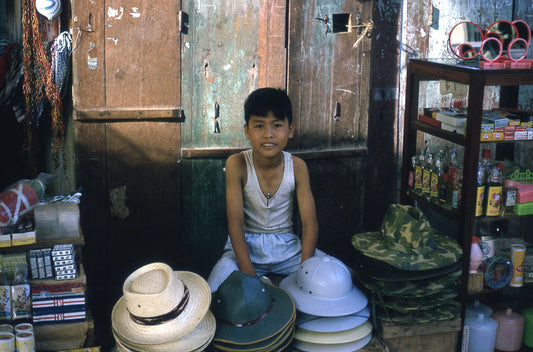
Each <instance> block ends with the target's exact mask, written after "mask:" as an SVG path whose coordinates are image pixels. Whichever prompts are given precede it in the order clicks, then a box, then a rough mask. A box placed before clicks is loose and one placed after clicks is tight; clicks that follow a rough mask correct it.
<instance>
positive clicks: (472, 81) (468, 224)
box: [400, 59, 533, 317]
mask: <svg viewBox="0 0 533 352" xmlns="http://www.w3.org/2000/svg"><path fill="white" fill-rule="evenodd" d="M439 80H446V81H452V82H458V83H463V84H465V85H467V86H468V96H467V101H466V103H467V113H466V117H467V125H466V130H465V134H464V135H462V134H459V133H454V132H449V131H445V130H442V129H440V128H437V127H435V126H432V125H430V124H427V123H425V122H423V121H420V120H418V115H419V99H420V97H419V93H420V90H421V82H423V81H439ZM406 83H407V84H406V101H405V118H404V140H403V160H402V171H401V172H402V173H401V175H402V181H401V189H400V202H401V203H404V204H421V205H424V206H426V207H427V208H429V209H431V211H436V212H438V213H440V214H442V215H444V216H445V217H446V218H449V219H451V220H454V222H455V223H456V224H457V227H456V228H455V227H454V230H456V231H457V233H455V235H456V236H457V238H458V240H459V242H460V244H461V246H462V249H463V258H462V267H463V274H462V277H461V282H462V285H461V293H460V295H459V301H460V302H461V303H462V305H463V309H462V316H463V317H464V312H465V306H466V302H467V299H468V298H469V295H470V293H469V292H468V271H469V270H468V269H469V262H470V248H471V243H472V237H471V236H472V235H473V234H474V228H475V224H476V222H492V221H509V220H513V221H514V220H518V221H520V220H524V219H531V218H532V217H531V216H529V215H526V216H503V217H480V218H476V217H475V207H476V187H477V185H476V175H477V164H478V161H479V153H480V145H488V144H489V143H495V144H497V143H501V142H505V143H516V142H520V143H521V142H527V143H530V142H531V141H529V140H525V141H524V140H504V141H481V140H480V139H481V138H480V137H481V119H482V114H483V105H484V98H485V87H487V86H497V87H499V88H500V91H503V90H505V89H508V87H511V86H513V87H517V86H520V85H533V70H529V69H497V70H495V69H481V68H478V67H472V66H462V65H460V64H456V62H453V61H437V60H418V59H416V60H410V61H409V63H408V65H407V77H406ZM503 100H504V99H500V107H503V108H515V107H516V106H509V105H512V103H509V102H506V101H503ZM420 132H423V133H420ZM424 134H429V135H431V136H434V137H438V138H440V139H443V140H445V141H447V142H451V143H453V144H456V145H460V146H462V147H463V152H464V158H463V164H462V170H463V179H462V184H461V186H462V187H461V190H462V199H461V202H460V204H459V207H458V209H448V208H445V207H442V206H439V205H438V204H435V203H433V202H430V201H428V200H427V199H426V198H425V197H421V196H419V195H418V194H416V193H414V192H413V190H412V189H411V188H409V187H408V185H407V180H408V176H409V170H410V168H411V160H410V159H411V156H413V155H416V154H417V147H419V146H420V142H417V139H419V138H421V137H422V136H423V135H424ZM521 236H527V234H521ZM531 287H532V285H531V284H526V285H525V287H524V288H527V290H529V288H531ZM515 290H516V292H520V290H521V289H515ZM492 291H494V290H491V291H485V290H483V291H482V292H481V293H479V292H476V293H474V294H475V295H479V294H489V293H492ZM512 303H517V302H510V304H512ZM517 304H518V303H517Z"/></svg>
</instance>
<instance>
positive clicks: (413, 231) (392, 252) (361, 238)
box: [352, 204, 462, 271]
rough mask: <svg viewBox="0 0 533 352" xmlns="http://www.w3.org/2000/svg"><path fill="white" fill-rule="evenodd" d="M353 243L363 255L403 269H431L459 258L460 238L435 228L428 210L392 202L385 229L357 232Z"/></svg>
mask: <svg viewBox="0 0 533 352" xmlns="http://www.w3.org/2000/svg"><path fill="white" fill-rule="evenodd" d="M352 245H353V246H354V248H355V249H356V250H358V251H359V252H361V253H362V254H363V255H365V256H368V257H371V258H375V259H378V260H381V261H384V262H386V263H388V264H390V265H392V266H394V267H396V268H399V269H402V270H412V271H416V270H429V269H436V268H441V267H444V266H447V265H450V264H453V263H455V262H457V261H458V260H459V259H460V258H461V255H462V249H461V247H460V246H459V244H458V243H457V241H455V240H453V239H452V238H450V237H448V236H446V235H444V234H442V233H440V232H439V231H437V230H436V229H432V228H431V225H430V223H429V221H428V220H427V219H426V217H425V216H424V213H422V211H421V210H420V209H418V208H416V207H413V206H409V205H400V204H392V205H390V206H389V209H388V210H387V213H386V214H385V217H384V218H383V221H382V223H381V231H377V232H366V233H360V234H356V235H354V236H353V237H352Z"/></svg>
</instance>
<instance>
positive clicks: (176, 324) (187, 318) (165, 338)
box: [111, 271, 211, 345]
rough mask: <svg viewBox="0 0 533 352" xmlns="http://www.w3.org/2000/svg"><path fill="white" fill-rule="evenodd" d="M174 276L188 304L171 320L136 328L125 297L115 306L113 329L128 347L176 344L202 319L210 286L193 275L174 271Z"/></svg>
mask: <svg viewBox="0 0 533 352" xmlns="http://www.w3.org/2000/svg"><path fill="white" fill-rule="evenodd" d="M175 274H176V275H177V276H178V277H179V279H180V280H181V281H182V282H183V283H184V284H185V285H186V286H187V288H188V289H189V301H188V303H187V306H186V307H185V309H184V310H183V311H182V312H181V313H180V314H179V315H178V316H177V317H176V318H174V319H173V320H171V321H169V322H167V323H163V324H159V325H142V324H138V323H136V322H135V321H133V320H132V319H131V318H130V315H129V312H128V309H127V307H126V302H125V299H124V296H123V297H121V298H120V299H119V300H118V302H117V303H116V304H115V306H114V307H113V311H112V313H111V322H112V327H113V330H114V331H115V332H116V333H117V334H118V335H119V336H120V338H121V339H122V340H123V341H125V342H127V344H140V345H147V344H163V343H166V342H170V341H174V340H178V339H180V338H182V337H184V336H185V335H187V334H188V333H189V332H190V331H191V330H193V329H194V328H195V327H196V326H197V325H198V324H199V323H200V322H201V321H202V319H204V317H205V316H206V314H207V312H208V310H209V305H210V303H211V290H210V289H209V285H208V284H207V282H206V281H205V280H204V279H203V278H202V277H201V276H200V275H198V274H195V273H193V272H189V271H175ZM154 304H157V302H154Z"/></svg>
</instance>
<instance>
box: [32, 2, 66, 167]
mask: <svg viewBox="0 0 533 352" xmlns="http://www.w3.org/2000/svg"><path fill="white" fill-rule="evenodd" d="M22 6H23V9H24V11H23V16H22V28H23V50H22V56H23V67H24V83H23V93H24V98H25V102H26V116H25V118H24V126H25V129H26V141H25V143H24V149H25V150H26V151H27V152H28V153H29V154H30V158H31V162H30V163H31V164H33V165H32V166H33V168H34V169H35V168H36V162H35V149H36V146H37V143H36V140H34V131H35V129H36V128H37V127H38V118H39V115H40V110H41V109H42V106H43V100H44V98H45V97H46V98H47V99H48V101H49V102H50V104H51V129H52V134H53V136H52V154H53V156H54V161H55V164H56V165H55V166H56V167H58V166H59V165H60V164H61V161H64V160H62V159H63V158H64V155H63V153H62V147H63V140H64V134H65V126H64V124H63V120H62V101H61V96H60V93H59V90H58V87H57V86H56V85H55V83H54V71H53V70H52V68H51V65H50V63H49V62H48V60H47V59H48V55H47V53H46V51H45V48H44V45H43V41H42V36H41V32H40V30H39V19H38V17H37V10H36V8H35V3H34V1H33V0H23V4H22ZM63 165H65V163H64V162H63Z"/></svg>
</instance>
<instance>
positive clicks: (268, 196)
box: [266, 191, 272, 207]
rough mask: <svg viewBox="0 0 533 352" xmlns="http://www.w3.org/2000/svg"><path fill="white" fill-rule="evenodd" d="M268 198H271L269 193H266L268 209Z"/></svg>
mask: <svg viewBox="0 0 533 352" xmlns="http://www.w3.org/2000/svg"><path fill="white" fill-rule="evenodd" d="M270 198H272V196H271V195H270V191H267V195H266V199H267V207H268V202H269V201H270Z"/></svg>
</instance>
